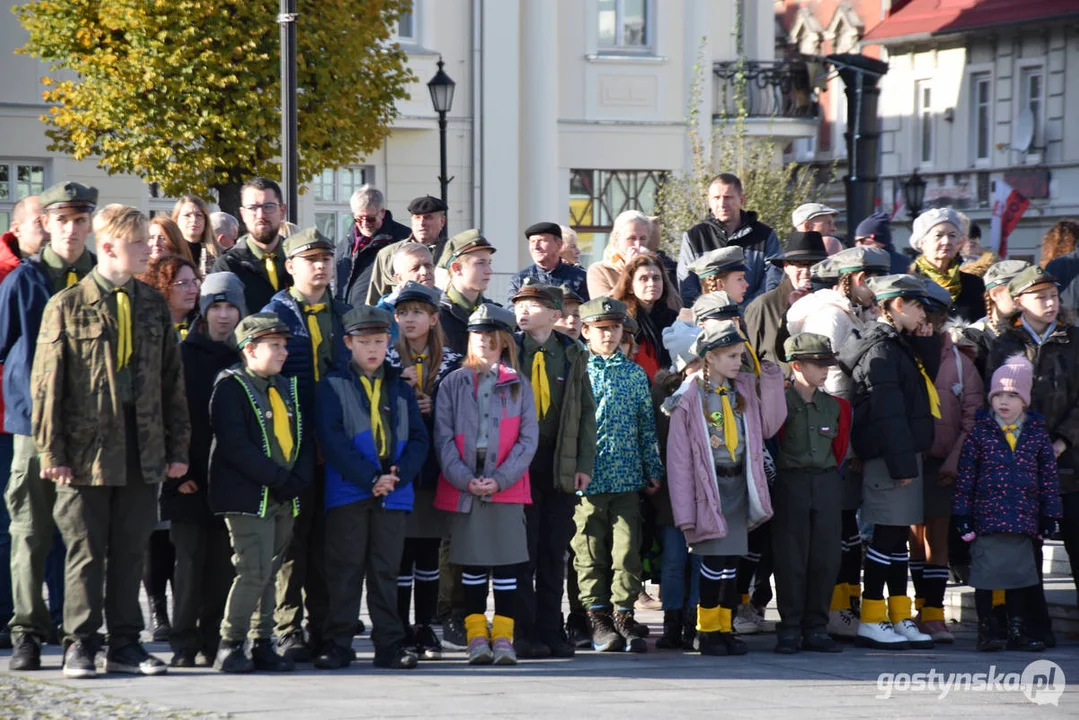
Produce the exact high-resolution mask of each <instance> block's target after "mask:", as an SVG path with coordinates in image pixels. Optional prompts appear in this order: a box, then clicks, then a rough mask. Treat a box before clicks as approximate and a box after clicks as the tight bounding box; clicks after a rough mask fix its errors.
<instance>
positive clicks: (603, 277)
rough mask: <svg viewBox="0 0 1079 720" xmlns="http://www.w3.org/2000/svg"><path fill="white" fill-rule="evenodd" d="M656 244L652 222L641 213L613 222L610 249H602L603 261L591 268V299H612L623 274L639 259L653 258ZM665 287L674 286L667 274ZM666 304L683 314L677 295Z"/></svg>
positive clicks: (623, 214) (608, 242) (630, 213)
mask: <svg viewBox="0 0 1079 720" xmlns="http://www.w3.org/2000/svg"><path fill="white" fill-rule="evenodd" d="M652 240H653V228H652V221H651V220H649V219H648V216H647V215H645V214H644V213H642V212H640V211H639V210H626V211H625V212H623V213H621V214H620V215H619V216H618V217H616V218H615V219H614V226H613V227H612V228H611V234H610V237H609V238H608V240H607V246H606V247H605V248H603V259H602V260H599V261H597V262H594V263H592V264H591V265H589V266H588V295H589V297H603V296H604V295H606V296H609V297H613V296H614V288H615V286H616V285H618V280H619V278H620V277H621V276H622V271H623V270H624V269H625V267H626V265H627V264H629V262H630V261H631V260H633V258H635V257H637V256H638V255H646V254H654V253H653V251H652V249H651V243H652ZM664 275H665V277H664V281H665V284H666V285H670V286H671V287H676V286H674V285H673V284H672V282H671V280H670V277H669V276H668V274H667V273H666V271H664ZM666 302H667V303H668V304H669V305H670V307H671V309H672V310H676V311H677V310H681V309H682V302H681V300H680V299H679V298H678V294H677V293H674V294H673V295H670V296H668V298H667V300H666Z"/></svg>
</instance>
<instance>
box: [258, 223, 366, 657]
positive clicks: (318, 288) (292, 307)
mask: <svg viewBox="0 0 1079 720" xmlns="http://www.w3.org/2000/svg"><path fill="white" fill-rule="evenodd" d="M282 251H283V252H284V254H285V257H286V258H287V259H286V260H285V268H286V269H287V270H288V272H289V274H290V277H291V279H292V286H291V287H289V288H287V289H283V290H281V291H280V292H278V293H277V294H276V295H274V296H273V297H272V298H271V299H270V302H269V304H267V305H266V307H265V308H264V310H265V311H266V312H272V313H275V314H276V315H277V316H278V318H279V319H280V320H281V321H282V322H283V323H285V326H286V327H288V329H289V334H290V335H289V338H288V359H286V360H285V365H284V369H283V370H282V371H281V372H282V374H283V375H284V376H285V377H287V378H295V379H296V380H297V386H298V388H299V393H300V407H301V409H302V410H303V413H304V415H305V416H307V417H308V418H310V419H312V420H313V419H314V418H315V414H316V410H317V403H316V387H317V383H318V381H319V380H321V379H322V378H323V377H325V376H326V375H327V374H329V372H330V371H332V370H334V369H337V368H339V367H340V366H342V365H343V364H345V363H346V359H347V358H348V351H347V350H346V349H345V345H344V331H343V330H342V327H341V318H342V316H343V315H344V314H345V312H346V311H347V310H348V309H349V307H348V305H346V304H345V303H342V302H340V301H337V300H334V299H333V297H332V296H331V294H330V288H329V285H330V281H331V279H332V276H333V243H332V242H330V241H329V240H328V239H326V237H325V236H323V235H322V233H320V232H319V231H318V230H317V229H316V228H307V229H306V230H303V231H301V232H298V233H296V234H294V235H292V236H291V237H289V238H287V239H286V240H284V241H283V242H282ZM324 480H325V478H324V472H323V469H322V465H321V463H319V464H317V465H316V467H315V471H314V477H313V481H312V483H311V485H310V487H309V488H308V489H307V491H306V492H307V494H306V495H305V496H304V497H302V498H301V502H300V515H299V516H298V517H297V518H296V522H295V524H294V525H293V528H292V542H291V544H290V546H289V549H288V553H287V554H286V556H285V559H284V561H283V562H282V564H281V573H280V578H279V582H278V584H277V591H278V592H277V611H276V613H275V616H274V618H275V621H276V624H277V627H276V635H277V650H278V652H280V653H282V654H283V655H285V656H286V657H288V658H289V659H291V660H293V661H294V662H308V661H310V659H311V654H312V653H313V652H316V651H318V650H320V649H321V648H322V640H321V638H320V633H321V632H322V628H323V627H324V626H325V624H326V605H327V602H328V600H327V590H326V576H325V571H324V569H323V567H322V565H323V557H324V553H323V545H324V542H323V532H324V520H325V513H324V511H323V495H324V487H325V482H324ZM305 610H306V615H307V632H308V635H309V637H308V642H307V643H305V642H304V633H303V619H304V614H305Z"/></svg>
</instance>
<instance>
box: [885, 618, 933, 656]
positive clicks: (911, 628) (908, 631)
mask: <svg viewBox="0 0 1079 720" xmlns="http://www.w3.org/2000/svg"><path fill="white" fill-rule="evenodd" d="M894 627H895V632H896V634H897V635H902V636H903V637H905V638H906V639H907V642H908V643H910V646H911V647H912V648H916V649H918V650H929V649H931V648H932V647H933V636H932V635H926V634H925V633H924V632H922V631H921V630H919V629H918V625H917V623H915V622H914V621H913V620H911V619H910V618H907V619H906V620H900V621H899V622H897V623H896V624H895V626H894Z"/></svg>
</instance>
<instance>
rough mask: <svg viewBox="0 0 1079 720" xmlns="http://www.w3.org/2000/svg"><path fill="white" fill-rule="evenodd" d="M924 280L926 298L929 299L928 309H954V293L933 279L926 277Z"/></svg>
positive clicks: (943, 310)
mask: <svg viewBox="0 0 1079 720" xmlns="http://www.w3.org/2000/svg"><path fill="white" fill-rule="evenodd" d="M924 282H925V294H926V299H927V300H928V301H929V302H928V303H927V305H928V307H927V309H928V310H936V311H937V312H948V311H950V310H951V309H952V294H951V293H950V292H948V291H947V290H945V289H944V288H943V287H941V286H940V285H938V284H937V283H935V282H933V281H932V280H929V279H925V280H924Z"/></svg>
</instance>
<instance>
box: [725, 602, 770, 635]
mask: <svg viewBox="0 0 1079 720" xmlns="http://www.w3.org/2000/svg"><path fill="white" fill-rule="evenodd" d="M762 620H764V618H763V617H761V615H760V614H759V613H758V612H757V608H755V607H753V606H752V605H740V606H739V607H738V613H737V614H736V615H735V616H734V622H733V623H732V625H733V627H734V632H736V633H737V634H739V635H756V634H757V633H759V632H760V631H761V629H762V628H761V621H762Z"/></svg>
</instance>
